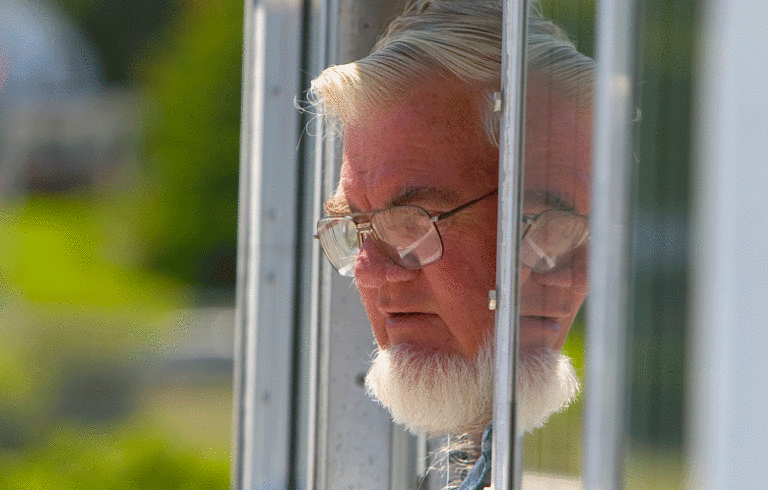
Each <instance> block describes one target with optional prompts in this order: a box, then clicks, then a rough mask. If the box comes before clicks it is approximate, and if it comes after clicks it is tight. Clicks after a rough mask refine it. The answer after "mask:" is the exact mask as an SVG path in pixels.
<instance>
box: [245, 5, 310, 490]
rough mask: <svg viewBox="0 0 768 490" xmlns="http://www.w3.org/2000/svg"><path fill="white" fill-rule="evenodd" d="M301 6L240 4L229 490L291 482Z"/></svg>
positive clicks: (275, 485) (275, 486) (266, 486)
mask: <svg viewBox="0 0 768 490" xmlns="http://www.w3.org/2000/svg"><path fill="white" fill-rule="evenodd" d="M301 25H302V5H301V2H298V1H293V2H285V1H280V0H260V1H249V0H246V2H245V16H244V39H245V43H244V52H243V91H242V106H241V107H242V109H241V110H242V116H241V141H240V189H239V192H240V197H239V224H238V265H237V288H236V309H235V371H234V399H235V403H234V408H233V461H232V478H231V488H233V489H243V490H245V489H251V488H287V486H288V485H289V482H290V481H291V479H292V476H291V474H292V472H291V465H292V456H291V450H292V448H291V431H292V430H295V429H296V427H295V424H294V421H293V420H292V416H293V413H292V412H293V410H292V400H291V396H292V387H293V385H294V379H295V373H294V367H293V362H292V361H293V345H294V342H295V340H296V339H295V315H294V311H295V309H294V304H293V302H294V300H295V298H296V290H297V284H296V265H297V263H298V260H299V258H298V255H299V251H298V247H297V242H296V237H297V235H298V230H297V226H298V221H297V218H296V217H297V215H298V214H299V211H300V209H299V208H300V206H299V203H298V202H297V200H296V199H295V198H294V196H295V195H297V193H298V191H297V179H296V175H298V172H299V158H298V155H297V153H296V142H297V141H298V136H299V115H298V113H297V111H296V110H295V108H294V98H295V96H296V94H297V93H298V92H299V86H298V84H299V80H300V66H301V65H300V62H301V48H302V47H301V42H300V38H299V37H297V36H296V33H297V32H301Z"/></svg>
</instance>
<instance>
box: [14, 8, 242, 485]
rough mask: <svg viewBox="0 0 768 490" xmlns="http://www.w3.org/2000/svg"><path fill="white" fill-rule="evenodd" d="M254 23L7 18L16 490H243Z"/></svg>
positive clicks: (196, 14)
mask: <svg viewBox="0 0 768 490" xmlns="http://www.w3.org/2000/svg"><path fill="white" fill-rule="evenodd" d="M242 10H243V2H242V1H241V0H217V1H215V2H210V1H204V0H132V1H127V2H126V1H122V0H47V1H43V0H3V1H2V2H0V489H6V488H7V489H19V488H46V489H59V488H61V489H65V488H66V489H71V488H98V489H104V488H111V489H123V488H125V489H129V488H130V489H134V488H135V489H155V488H157V489H164V490H165V489H172V488H184V489H197V488H201V489H202V488H227V487H228V481H229V462H230V426H231V424H230V419H231V413H232V381H231V379H232V351H233V348H232V344H233V334H232V329H233V325H234V320H233V307H234V282H235V259H236V257H235V254H236V223H237V185H238V182H237V175H238V140H239V120H240V78H241V53H242V25H243V13H242Z"/></svg>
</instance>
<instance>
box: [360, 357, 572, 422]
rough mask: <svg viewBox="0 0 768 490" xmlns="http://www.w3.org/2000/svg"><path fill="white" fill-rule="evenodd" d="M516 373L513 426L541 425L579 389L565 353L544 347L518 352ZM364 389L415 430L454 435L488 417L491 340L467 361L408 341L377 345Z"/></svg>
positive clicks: (491, 395) (489, 415)
mask: <svg viewBox="0 0 768 490" xmlns="http://www.w3.org/2000/svg"><path fill="white" fill-rule="evenodd" d="M518 366H519V368H518V374H517V402H518V419H517V420H518V424H517V426H518V427H517V431H518V433H519V434H522V433H523V432H525V431H530V430H533V429H535V428H537V427H541V426H542V425H543V424H544V422H545V421H546V420H547V419H548V418H549V416H550V415H552V414H553V413H555V412H557V411H559V410H561V409H563V408H565V407H567V406H568V404H569V403H570V402H571V401H572V400H573V399H574V398H575V396H576V394H577V393H578V391H579V380H578V378H577V377H576V373H575V371H574V369H573V366H572V365H571V361H570V359H569V358H568V357H566V356H564V355H562V354H560V353H559V352H555V351H552V350H550V349H547V348H540V349H535V350H528V351H522V352H521V353H520V359H519V364H518ZM365 384H366V387H367V388H368V394H369V395H371V396H372V397H373V398H375V399H376V400H378V401H379V402H380V403H381V404H382V405H384V406H385V407H386V408H387V409H388V410H389V412H390V413H391V415H392V418H393V419H394V420H395V422H398V423H401V424H403V425H405V426H406V427H407V428H408V429H410V430H411V431H412V432H415V433H426V434H428V435H439V434H450V435H459V434H464V433H468V432H477V431H481V430H482V429H484V428H485V426H487V425H488V424H489V423H490V422H491V419H492V418H493V345H492V343H491V342H486V343H485V344H484V345H483V346H482V347H481V349H480V350H479V351H478V354H477V356H475V358H474V359H472V360H467V359H464V358H463V357H462V356H460V355H459V354H445V353H441V352H425V351H423V350H419V349H417V348H416V347H413V346H403V345H400V346H395V347H393V348H390V349H386V350H382V349H379V350H378V351H377V353H376V356H375V357H374V359H373V364H372V365H371V368H370V370H369V371H368V375H367V376H366V378H365Z"/></svg>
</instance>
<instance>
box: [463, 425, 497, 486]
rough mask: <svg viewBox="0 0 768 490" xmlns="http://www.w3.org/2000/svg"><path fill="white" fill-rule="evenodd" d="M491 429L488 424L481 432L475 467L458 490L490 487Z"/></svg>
mask: <svg viewBox="0 0 768 490" xmlns="http://www.w3.org/2000/svg"><path fill="white" fill-rule="evenodd" d="M492 432H493V430H492V427H491V425H490V424H488V427H487V428H486V429H485V432H483V442H482V443H481V446H480V449H481V451H482V454H480V458H478V460H477V462H476V463H475V466H473V467H472V471H470V472H469V475H467V477H466V478H465V479H464V481H463V482H462V483H461V486H460V487H459V490H481V489H483V488H485V487H489V486H491V447H492V446H493V444H491V437H492Z"/></svg>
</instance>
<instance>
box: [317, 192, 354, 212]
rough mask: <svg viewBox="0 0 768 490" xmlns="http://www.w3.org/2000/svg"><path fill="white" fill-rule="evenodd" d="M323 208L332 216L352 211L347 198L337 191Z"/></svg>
mask: <svg viewBox="0 0 768 490" xmlns="http://www.w3.org/2000/svg"><path fill="white" fill-rule="evenodd" d="M323 210H325V212H326V213H328V214H329V215H331V216H341V215H344V214H349V213H350V212H351V210H350V208H349V203H348V202H347V198H346V197H344V195H343V194H341V193H339V192H336V193H334V195H332V196H331V197H329V198H328V199H327V200H326V201H325V203H324V204H323Z"/></svg>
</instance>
